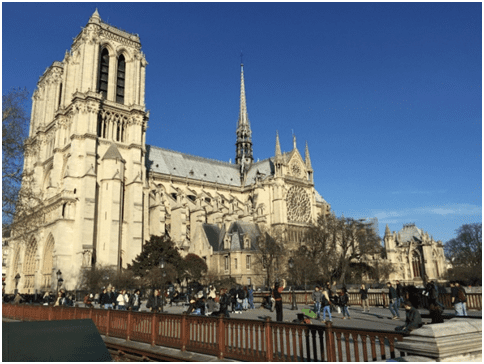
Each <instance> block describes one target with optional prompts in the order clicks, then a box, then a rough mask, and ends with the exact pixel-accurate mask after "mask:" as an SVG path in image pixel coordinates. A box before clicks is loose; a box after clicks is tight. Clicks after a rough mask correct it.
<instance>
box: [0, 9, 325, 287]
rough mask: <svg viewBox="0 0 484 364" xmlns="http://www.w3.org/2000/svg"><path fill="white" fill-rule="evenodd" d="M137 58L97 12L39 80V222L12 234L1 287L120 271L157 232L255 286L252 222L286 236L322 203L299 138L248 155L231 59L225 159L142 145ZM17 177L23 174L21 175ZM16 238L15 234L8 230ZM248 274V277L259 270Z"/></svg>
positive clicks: (33, 141)
mask: <svg viewBox="0 0 484 364" xmlns="http://www.w3.org/2000/svg"><path fill="white" fill-rule="evenodd" d="M147 64H148V63H147V61H146V59H145V55H144V54H143V52H142V51H141V43H140V39H139V37H138V35H134V34H130V33H127V32H125V31H122V30H120V29H117V28H115V27H113V26H111V25H108V24H106V23H105V22H103V21H102V20H101V18H100V16H99V14H98V12H97V10H96V11H95V12H94V14H93V15H92V16H91V18H90V19H89V21H88V23H87V25H86V26H85V27H84V28H83V30H82V31H81V33H80V34H79V35H78V36H77V37H76V38H75V39H74V41H73V44H72V47H71V49H70V50H69V51H66V53H65V56H64V59H63V61H62V62H58V61H56V62H54V63H53V64H52V65H51V66H50V67H49V68H47V69H46V71H45V72H44V74H43V75H42V76H41V77H40V79H39V81H38V84H37V89H36V90H35V92H34V94H33V104H32V115H31V122H30V130H29V138H28V140H27V142H26V153H25V160H24V170H25V172H26V176H29V178H30V181H33V186H34V187H33V188H34V190H35V192H36V194H37V195H38V196H40V197H41V199H42V205H41V206H42V207H41V208H42V215H43V222H42V223H41V224H39V225H38V226H33V227H32V229H31V231H29V232H28V233H26V232H25V231H22V233H20V232H19V231H17V232H15V231H14V232H13V234H12V236H13V238H12V241H11V243H10V244H9V254H8V264H7V266H8V270H7V274H6V276H7V277H6V291H7V292H13V290H14V289H15V280H14V277H15V276H16V274H20V276H21V279H20V281H19V283H18V289H19V291H20V292H24V293H28V292H31V293H33V292H34V291H35V290H38V291H40V290H50V289H55V287H56V280H57V278H56V272H57V271H58V270H59V269H60V270H61V272H62V278H63V280H64V287H65V288H66V289H68V290H74V289H76V288H77V287H78V284H79V281H78V277H79V273H80V271H81V270H82V269H89V268H90V267H91V266H92V265H94V264H102V265H103V266H115V267H126V266H127V264H128V263H130V262H131V261H132V260H133V259H134V258H135V257H136V255H138V254H139V253H140V252H141V250H142V246H143V242H144V241H146V240H149V238H150V236H151V235H159V236H161V235H164V234H169V235H170V237H171V238H172V239H173V240H174V241H175V242H176V244H177V245H178V247H179V248H180V249H181V251H182V254H187V253H195V254H197V255H199V256H201V257H203V258H204V259H206V261H207V264H208V266H209V268H210V270H211V271H215V272H216V274H220V275H230V276H233V277H236V278H237V280H238V281H239V282H240V283H256V278H257V273H256V272H255V271H254V269H253V268H251V256H253V254H254V249H255V248H254V244H255V240H256V239H257V234H258V233H259V231H260V230H259V227H260V226H262V225H265V226H285V227H287V228H288V229H289V230H290V231H291V232H292V233H293V236H299V235H300V234H299V235H298V231H300V230H301V229H302V228H304V227H306V226H307V225H308V224H310V223H311V222H313V221H315V219H316V218H317V216H318V215H319V214H321V213H327V212H328V211H329V205H328V204H327V203H326V202H325V201H324V199H323V198H322V197H321V195H320V194H319V193H318V192H317V191H316V190H315V188H314V182H313V170H312V166H311V160H310V157H309V150H308V146H307V145H306V147H305V156H304V158H303V157H302V155H301V154H300V152H299V150H298V149H297V147H296V139H295V138H294V142H293V149H292V151H291V152H289V153H284V154H283V153H281V147H280V144H279V137H278V135H276V142H275V156H274V157H272V158H268V159H265V160H262V161H260V162H254V158H253V153H252V141H251V134H252V132H251V128H250V122H249V119H248V113H247V107H246V96H245V84H244V73H243V65H242V66H241V89H240V112H239V122H238V126H237V130H236V133H237V140H236V155H235V157H236V158H235V161H236V163H235V164H232V163H225V162H220V161H215V160H210V159H205V158H201V157H195V156H191V155H187V154H184V153H180V152H175V151H171V150H167V149H163V148H159V147H155V146H150V145H146V143H145V140H146V130H147V123H148V119H149V114H148V113H147V112H146V107H145V70H146V66H147ZM24 182H25V181H24ZM20 234H22V236H20ZM259 278H260V277H259Z"/></svg>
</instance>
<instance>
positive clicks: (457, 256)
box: [444, 223, 482, 284]
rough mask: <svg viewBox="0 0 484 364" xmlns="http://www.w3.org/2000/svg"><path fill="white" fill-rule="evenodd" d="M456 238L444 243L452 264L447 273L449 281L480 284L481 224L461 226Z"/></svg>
mask: <svg viewBox="0 0 484 364" xmlns="http://www.w3.org/2000/svg"><path fill="white" fill-rule="evenodd" d="M456 233H457V237H455V238H454V239H451V240H449V241H448V242H447V243H445V246H444V251H445V255H446V257H447V259H449V261H450V262H451V263H452V269H451V270H449V272H448V278H449V279H451V280H461V281H466V282H468V283H471V284H481V283H482V223H473V224H465V225H462V226H461V227H460V228H459V229H457V230H456Z"/></svg>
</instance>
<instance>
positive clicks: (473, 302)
mask: <svg viewBox="0 0 484 364" xmlns="http://www.w3.org/2000/svg"><path fill="white" fill-rule="evenodd" d="M312 293H313V291H296V302H297V303H298V304H312V303H313V300H312V298H311V296H312ZM268 294H269V292H268V291H263V292H254V302H255V303H262V301H263V299H264V297H265V296H267V295H268ZM466 296H467V309H468V310H469V309H470V310H482V294H481V293H467V294H466ZM348 298H349V302H348V304H349V305H350V306H361V296H360V294H359V292H355V291H348ZM439 301H440V302H442V303H443V304H444V305H445V307H446V308H449V309H452V308H454V306H453V304H452V302H451V301H452V300H451V294H450V293H441V294H439ZM389 302H390V299H389V297H388V290H383V291H381V292H369V293H368V304H369V305H370V306H384V307H387V306H388V303H389ZM421 302H422V305H423V306H424V307H427V305H426V303H427V297H425V296H421ZM282 303H283V304H292V292H290V291H283V292H282Z"/></svg>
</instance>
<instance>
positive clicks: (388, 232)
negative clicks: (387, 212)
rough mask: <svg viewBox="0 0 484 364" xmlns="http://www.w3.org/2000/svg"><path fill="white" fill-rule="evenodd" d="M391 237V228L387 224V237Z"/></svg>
mask: <svg viewBox="0 0 484 364" xmlns="http://www.w3.org/2000/svg"><path fill="white" fill-rule="evenodd" d="M390 235H391V232H390V228H389V227H388V224H387V226H386V227H385V236H390Z"/></svg>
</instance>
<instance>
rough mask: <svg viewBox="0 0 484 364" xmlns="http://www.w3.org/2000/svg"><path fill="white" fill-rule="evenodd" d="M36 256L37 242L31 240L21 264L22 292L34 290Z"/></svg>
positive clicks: (33, 239)
mask: <svg viewBox="0 0 484 364" xmlns="http://www.w3.org/2000/svg"><path fill="white" fill-rule="evenodd" d="M36 256H37V240H35V238H32V240H31V241H30V244H29V245H28V246H27V249H26V250H25V259H24V264H23V273H24V287H23V288H24V290H26V291H27V292H28V291H29V290H30V289H31V290H33V289H34V281H35V270H36V259H35V258H36Z"/></svg>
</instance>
